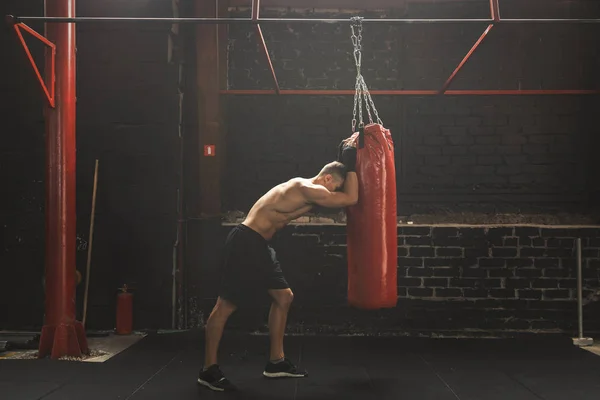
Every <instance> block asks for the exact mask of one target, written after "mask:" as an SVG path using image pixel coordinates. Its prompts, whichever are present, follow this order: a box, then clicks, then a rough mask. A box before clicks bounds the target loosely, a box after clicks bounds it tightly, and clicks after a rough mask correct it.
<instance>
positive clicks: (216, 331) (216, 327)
mask: <svg viewBox="0 0 600 400" xmlns="http://www.w3.org/2000/svg"><path fill="white" fill-rule="evenodd" d="M236 308H237V307H236V306H235V304H233V303H231V302H229V301H227V300H225V299H222V298H221V297H219V298H218V299H217V304H215V307H214V308H213V310H212V312H211V313H210V316H209V317H208V321H206V327H205V329H204V330H205V355H204V369H207V368H208V367H210V366H211V365H215V364H217V353H218V351H219V343H220V342H221V337H222V336H223V330H224V329H225V324H226V323H227V319H229V317H230V316H231V314H233V312H234V311H235V310H236Z"/></svg>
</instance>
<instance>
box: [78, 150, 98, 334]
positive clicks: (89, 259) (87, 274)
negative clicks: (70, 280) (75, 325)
mask: <svg viewBox="0 0 600 400" xmlns="http://www.w3.org/2000/svg"><path fill="white" fill-rule="evenodd" d="M97 191H98V160H96V168H95V170H94V190H93V193H92V213H91V216H90V236H89V243H88V249H87V250H88V254H87V264H86V269H85V293H84V295H83V319H82V322H81V323H82V324H83V326H84V327H85V321H86V319H87V305H88V294H89V289H90V271H91V269H92V245H93V243H94V221H95V216H96V193H97Z"/></svg>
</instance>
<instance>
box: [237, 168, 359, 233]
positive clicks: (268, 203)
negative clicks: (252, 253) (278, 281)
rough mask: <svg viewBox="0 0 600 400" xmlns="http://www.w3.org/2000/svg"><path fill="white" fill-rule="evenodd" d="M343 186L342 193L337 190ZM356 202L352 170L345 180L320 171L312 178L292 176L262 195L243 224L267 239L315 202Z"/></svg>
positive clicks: (335, 205)
mask: <svg viewBox="0 0 600 400" xmlns="http://www.w3.org/2000/svg"><path fill="white" fill-rule="evenodd" d="M342 187H343V188H344V191H343V192H340V191H338V190H339V189H341V188H342ZM356 201H358V180H357V178H356V174H355V173H354V172H350V173H348V174H347V175H346V178H345V180H344V179H337V178H336V177H335V176H332V175H330V174H327V173H325V174H323V173H321V174H319V175H318V176H316V177H314V178H312V179H305V178H293V179H290V180H289V181H287V182H284V183H281V184H279V185H277V186H275V187H274V188H272V189H271V190H269V191H268V192H267V193H266V194H265V195H263V196H262V197H261V198H260V199H259V200H258V201H257V202H256V203H255V204H254V206H253V207H252V209H251V210H250V212H249V213H248V216H247V217H246V219H245V221H244V222H243V224H244V225H246V226H248V227H249V228H252V229H253V230H255V231H256V232H258V233H260V234H261V235H262V236H263V237H264V238H265V239H267V240H270V239H271V238H272V237H273V235H274V234H275V233H276V232H277V231H278V230H280V229H281V228H283V227H284V226H286V225H287V224H289V223H290V222H291V221H293V220H295V219H296V218H298V217H300V216H302V215H304V214H306V213H307V212H308V211H310V210H311V209H312V208H313V207H314V206H315V205H320V206H324V207H332V208H338V207H346V206H350V205H352V204H355V203H356Z"/></svg>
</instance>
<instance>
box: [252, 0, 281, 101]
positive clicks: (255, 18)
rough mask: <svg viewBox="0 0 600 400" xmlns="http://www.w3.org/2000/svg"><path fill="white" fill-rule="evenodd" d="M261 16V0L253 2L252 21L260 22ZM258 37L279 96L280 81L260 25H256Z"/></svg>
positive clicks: (253, 0)
mask: <svg viewBox="0 0 600 400" xmlns="http://www.w3.org/2000/svg"><path fill="white" fill-rule="evenodd" d="M259 16H260V0H252V20H253V21H258V18H259ZM256 35H257V37H258V44H259V45H260V48H261V49H262V52H263V54H264V55H265V57H266V59H267V63H268V64H269V69H270V70H271V76H272V77H273V82H274V84H275V92H276V93H277V94H279V92H280V90H279V81H278V80H277V74H276V73H275V68H273V62H272V61H271V56H270V55H269V49H268V48H267V42H266V41H265V36H264V35H263V31H262V28H261V27H260V25H259V24H257V25H256Z"/></svg>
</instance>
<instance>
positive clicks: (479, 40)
mask: <svg viewBox="0 0 600 400" xmlns="http://www.w3.org/2000/svg"><path fill="white" fill-rule="evenodd" d="M493 27H494V24H490V25H488V27H487V29H486V30H485V31H483V33H482V34H481V36H480V37H479V39H478V40H477V41H476V42H475V44H474V45H473V47H471V50H469V52H468V53H467V55H466V56H465V57H464V58H463V60H462V61H461V62H460V64H458V67H456V69H455V70H454V72H453V73H452V75H450V77H449V78H448V80H447V81H446V83H444V86H442V89H441V90H440V94H444V93H445V92H446V90H448V86H450V84H451V83H452V81H453V80H454V78H455V77H456V74H458V71H460V69H461V68H462V67H463V66H464V65H465V64H466V63H467V61H469V58H471V56H472V55H473V53H474V52H475V50H477V48H478V47H479V45H480V44H481V42H483V39H485V37H486V36H487V34H488V33H489V32H490V31H491V30H492V28H493Z"/></svg>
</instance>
